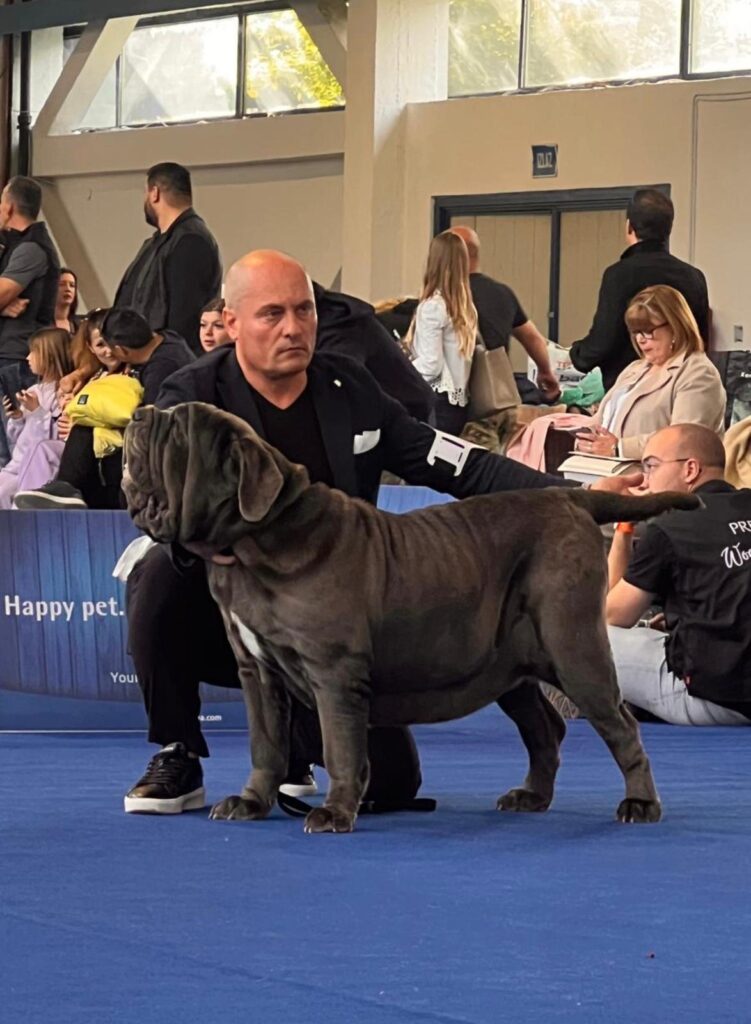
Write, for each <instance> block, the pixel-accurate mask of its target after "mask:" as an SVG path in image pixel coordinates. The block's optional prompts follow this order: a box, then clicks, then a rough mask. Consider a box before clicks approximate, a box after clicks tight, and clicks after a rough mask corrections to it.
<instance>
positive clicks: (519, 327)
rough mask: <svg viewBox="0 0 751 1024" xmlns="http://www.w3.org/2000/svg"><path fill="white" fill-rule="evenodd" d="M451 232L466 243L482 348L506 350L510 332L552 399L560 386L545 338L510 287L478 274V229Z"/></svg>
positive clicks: (454, 229)
mask: <svg viewBox="0 0 751 1024" xmlns="http://www.w3.org/2000/svg"><path fill="white" fill-rule="evenodd" d="M451 232H452V233H453V234H455V235H458V236H459V238H461V239H462V240H463V241H464V244H465V245H466V246H467V252H468V253H469V284H470V287H471V289H472V300H473V301H474V304H475V309H476V310H477V317H478V323H479V328H480V334H481V335H482V340H483V342H484V344H485V347H486V348H489V349H492V348H505V349H508V346H509V338H510V336H511V335H512V334H513V336H514V337H515V338H516V340H517V341H519V342H520V343H521V345H522V346H523V348H524V349H525V351H526V353H527V355H528V356H529V357H530V359H531V360H532V361H533V362H534V364H535V366H536V367H537V386H538V387H539V388H540V390H541V391H542V392H543V394H544V395H545V397H546V398H547V399H549V400H550V401H554V400H555V399H556V398H558V397H559V395H560V393H561V389H560V387H559V385H558V378H557V377H556V375H555V374H554V373H553V368H552V367H551V365H550V357H549V356H548V345H547V342H546V341H545V338H543V336H542V335H541V334H540V332H539V331H538V330H537V328H536V327H535V325H534V324H533V323H532V321H531V320H530V319H529V318H528V317H527V314H526V313H525V312H524V310H523V309H522V307H521V305H520V303H519V300H518V299H517V297H516V295H514V293H513V292H512V290H511V289H510V288H509V286H508V285H506V284H501V282H500V281H496V280H494V279H493V278H492V277H488V276H487V275H486V274H482V273H480V236H479V235H478V234H477V232H476V231H474V230H473V229H472V228H469V227H464V226H463V225H462V226H457V227H455V228H451Z"/></svg>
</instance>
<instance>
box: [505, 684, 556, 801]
mask: <svg viewBox="0 0 751 1024" xmlns="http://www.w3.org/2000/svg"><path fill="white" fill-rule="evenodd" d="M497 703H498V706H499V707H500V708H501V709H502V710H503V711H505V713H506V714H507V715H508V716H509V718H510V719H511V720H512V722H514V723H515V725H516V727H517V729H518V730H519V733H520V735H521V738H522V742H523V743H524V746H525V747H526V748H527V752H528V754H529V771H528V772H527V777H526V778H525V780H524V782H523V783H522V784H521V786H519V787H518V788H516V789H510V790H509V791H508V793H504V794H503V796H499V797H498V803H497V804H496V807H497V808H498V810H499V811H546V810H547V809H548V807H549V806H550V804H551V801H552V799H553V789H554V785H555V776H556V772H557V771H558V765H559V764H560V758H559V756H558V752H559V749H560V746H561V742H562V740H563V737H564V736H565V735H566V725H565V723H564V721H563V719H562V718H561V716H560V715H559V714H558V712H557V711H556V709H555V708H554V707H553V705H552V704H551V703H550V701H549V700H548V699H547V698H546V697H545V696H544V695H543V693H542V691H541V690H540V686H539V683H537V682H536V681H531V680H530V681H525V682H523V683H521V684H520V685H519V686H516V687H515V688H514V689H513V690H509V691H508V693H504V694H503V696H502V697H499V698H498V701H497Z"/></svg>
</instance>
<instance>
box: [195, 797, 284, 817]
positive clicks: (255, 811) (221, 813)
mask: <svg viewBox="0 0 751 1024" xmlns="http://www.w3.org/2000/svg"><path fill="white" fill-rule="evenodd" d="M269 810H270V807H269V805H268V804H265V803H263V802H262V801H261V800H260V799H259V798H258V797H245V796H227V797H225V798H224V800H220V801H219V803H218V804H214V806H213V807H212V808H211V813H210V814H209V818H211V819H212V820H213V821H258V820H259V819H260V818H265V817H266V816H267V815H268V813H269Z"/></svg>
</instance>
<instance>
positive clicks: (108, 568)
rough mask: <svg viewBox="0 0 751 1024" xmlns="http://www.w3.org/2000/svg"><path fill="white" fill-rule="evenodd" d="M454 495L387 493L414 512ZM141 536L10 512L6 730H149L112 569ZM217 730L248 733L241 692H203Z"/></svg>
mask: <svg viewBox="0 0 751 1024" xmlns="http://www.w3.org/2000/svg"><path fill="white" fill-rule="evenodd" d="M449 500H451V499H449V498H447V497H445V496H443V495H439V494H436V493H435V492H433V491H430V490H428V489H427V488H421V487H382V488H381V494H380V496H379V505H380V507H382V508H385V509H387V510H390V511H394V512H405V511H408V510H410V509H413V508H420V507H423V506H426V505H431V504H435V503H436V502H443V501H449ZM136 536H138V531H137V530H136V529H135V527H134V526H133V524H132V523H131V520H130V517H129V516H128V514H127V513H126V512H87V511H81V510H73V509H71V510H68V511H64V512H52V511H46V512H17V511H14V512H0V730H8V729H49V730H68V729H113V730H118V729H143V728H145V725H146V718H145V714H144V712H143V708H142V706H141V692H140V689H139V687H138V679H137V677H136V671H135V668H134V666H133V663H132V661H131V659H130V657H129V656H128V654H127V629H126V619H125V586H124V584H122V583H120V582H119V580H116V579H115V578H114V577H113V576H112V570H113V568H114V566H115V563H116V562H117V560H118V558H119V557H120V555H121V554H122V552H123V551H124V549H125V548H126V547H127V545H128V544H129V543H130V542H131V541H132V540H133V539H134V538H135V537H136ZM202 690H203V692H202V698H203V702H204V703H203V714H202V720H203V724H204V725H205V726H206V727H207V728H244V727H245V710H244V706H243V704H242V699H241V695H240V693H239V691H237V690H232V689H224V688H222V687H215V686H211V687H209V686H205V687H203V688H202Z"/></svg>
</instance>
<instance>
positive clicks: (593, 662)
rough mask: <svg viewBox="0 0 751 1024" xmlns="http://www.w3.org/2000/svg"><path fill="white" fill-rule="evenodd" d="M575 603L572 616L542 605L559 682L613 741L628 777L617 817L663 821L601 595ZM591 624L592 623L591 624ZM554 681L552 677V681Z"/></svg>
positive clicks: (544, 627)
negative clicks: (614, 655) (619, 672)
mask: <svg viewBox="0 0 751 1024" xmlns="http://www.w3.org/2000/svg"><path fill="white" fill-rule="evenodd" d="M583 593H584V594H586V598H585V600H584V601H582V600H581V597H582V594H579V595H578V596H579V598H580V600H578V601H575V602H572V604H573V605H574V607H572V608H571V612H570V615H571V616H573V618H571V617H570V618H569V619H568V621H566V620H564V619H563V617H562V616H561V611H560V606H559V605H558V604H557V603H556V606H555V607H554V606H553V605H552V603H551V604H550V605H549V606H548V607H546V608H544V609H542V610H541V612H540V618H539V625H540V637H541V640H542V643H543V645H544V647H545V650H546V652H547V654H548V656H549V658H550V660H551V662H552V663H553V665H554V666H555V671H556V673H557V677H558V679H557V685H559V686H560V687H561V689H562V690H563V691H564V693H565V694H566V695H567V696H568V697H570V698H571V700H573V701H574V703H575V704H576V705H577V706H578V707H579V708H580V709H581V711H582V714H583V715H584V716H585V717H586V718H587V719H589V722H590V723H591V725H592V727H593V728H594V729H595V730H596V731H597V732H598V733H599V735H600V736H601V737H602V738H603V740H604V741H605V743H606V744H607V746H608V748H609V750H610V752H611V754H612V755H613V757H614V758H615V760H616V763H617V764H618V767H619V768H620V769H621V771H622V772H623V777H624V779H625V781H626V797H625V799H624V800H622V801H621V803H620V804H619V805H618V809H617V811H616V817H617V819H618V820H619V821H623V822H651V821H659V820H660V817H661V815H662V809H661V807H660V800H659V797H658V795H657V790H656V788H655V784H654V779H653V778H652V769H651V768H650V765H649V758H648V757H647V754H646V751H645V750H644V747H643V746H642V742H641V736H640V735H639V726H638V725H637V723H636V719H635V718H634V717H633V715H632V714H631V713H630V711H629V710H628V708H627V707H626V706H625V704H624V703H623V700H622V698H621V693H620V690H619V689H618V680H617V676H616V672H615V666H614V665H613V658H612V654H611V652H610V645H609V643H608V637H607V631H606V629H605V620H604V616H603V610H602V602H601V599H600V597H599V594H592V595H591V597H590V595H589V592H588V591H587V590H584V591H583ZM587 627H589V628H587ZM551 682H552V680H551Z"/></svg>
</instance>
